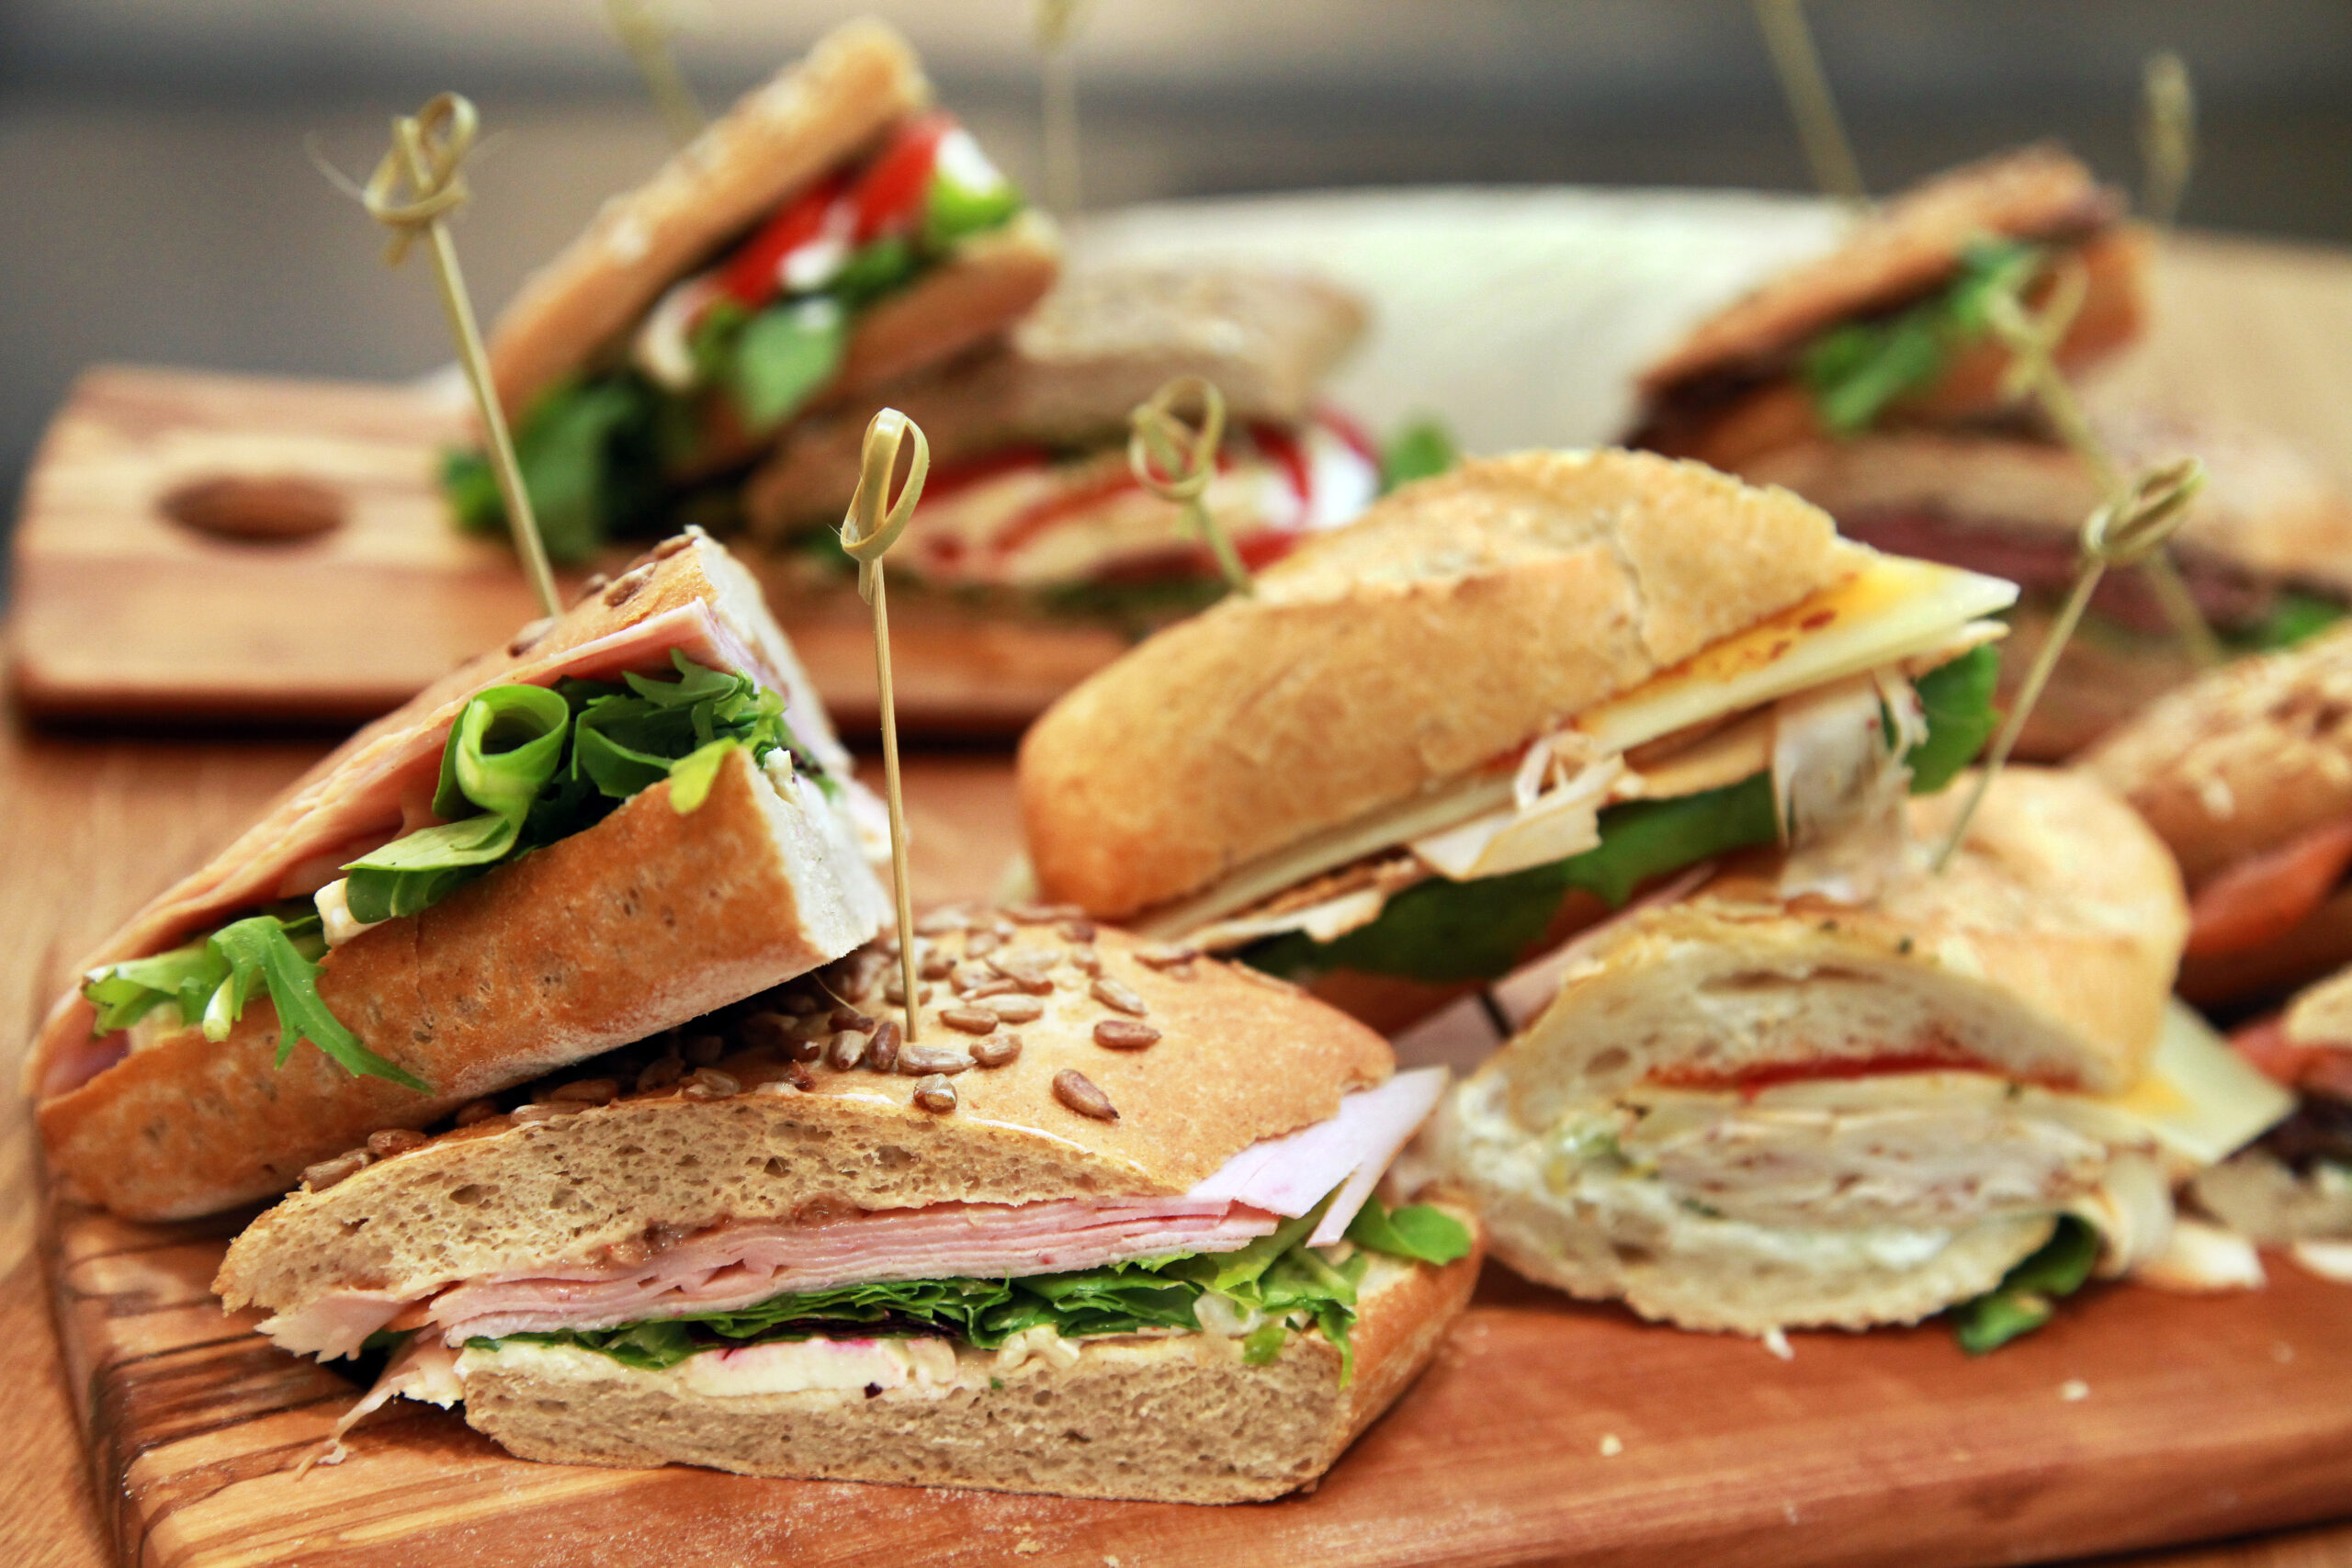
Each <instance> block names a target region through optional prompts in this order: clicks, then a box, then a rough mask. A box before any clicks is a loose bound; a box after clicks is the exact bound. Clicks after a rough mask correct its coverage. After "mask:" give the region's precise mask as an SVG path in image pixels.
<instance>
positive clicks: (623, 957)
mask: <svg viewBox="0 0 2352 1568" xmlns="http://www.w3.org/2000/svg"><path fill="white" fill-rule="evenodd" d="M670 788H671V786H670V785H669V784H667V783H666V782H665V783H662V784H655V785H653V786H652V787H650V788H649V789H646V790H644V791H641V792H640V793H639V794H638V795H635V796H634V797H632V798H631V799H629V800H628V801H627V802H625V803H624V804H623V805H622V806H621V807H619V809H617V810H616V811H615V812H614V813H613V814H612V815H611V816H610V817H607V818H605V820H603V821H602V822H600V823H598V824H596V825H595V826H594V827H593V828H590V829H587V830H585V831H583V832H581V833H577V834H574V835H572V836H571V837H570V838H567V839H563V840H559V841H557V842H556V843H554V844H551V845H549V846H548V847H547V848H545V849H542V850H539V851H537V852H534V853H531V854H528V855H526V856H524V857H523V858H521V859H520V860H517V861H515V862H513V863H509V864H506V865H503V866H501V867H499V868H497V869H496V870H494V871H492V873H490V874H488V875H486V876H484V877H482V878H481V880H480V881H477V882H474V883H471V884H469V885H468V886H464V887H461V888H459V889H458V891H457V892H456V893H455V894H453V895H451V896H450V897H448V898H447V899H445V900H444V901H443V902H441V903H439V904H436V905H435V906H433V907H432V908H429V909H426V910H424V912H423V913H421V914H419V915H416V916H413V917H411V918H408V919H399V920H393V921H389V922H387V923H385V924H383V925H379V926H377V927H375V928H373V929H371V930H369V931H365V932H363V933H361V934H360V935H359V936H357V937H356V938H354V939H353V940H352V941H350V942H346V943H345V944H344V945H343V946H341V947H339V948H336V949H335V950H334V951H333V952H332V953H329V954H328V955H327V957H326V958H325V959H324V960H323V961H322V964H321V973H320V976H319V994H320V997H321V998H322V999H323V1000H324V1001H325V1002H326V1004H327V1006H328V1007H329V1008H330V1009H331V1010H333V1011H334V1014H335V1016H336V1017H338V1018H339V1019H341V1020H342V1021H344V1023H345V1025H347V1026H348V1027H349V1028H350V1029H351V1030H352V1031H353V1032H355V1033H356V1034H357V1035H358V1036H359V1038H360V1040H361V1042H362V1043H364V1044H365V1045H367V1046H368V1049H370V1050H372V1051H374V1052H375V1053H376V1054H377V1055H380V1056H384V1057H386V1058H388V1059H389V1060H390V1061H392V1062H393V1063H395V1064H396V1065H399V1066H403V1067H406V1068H407V1069H409V1070H410V1071H411V1072H413V1073H414V1074H415V1075H416V1076H417V1077H421V1078H423V1079H424V1081H425V1082H426V1083H427V1084H429V1085H430V1086H432V1087H431V1092H429V1093H424V1094H420V1093H417V1092H415V1091H413V1090H411V1089H403V1088H401V1087H400V1086H399V1085H396V1084H392V1083H390V1082H387V1081H385V1080H383V1079H380V1078H374V1077H352V1076H351V1075H350V1074H348V1073H346V1072H345V1070H344V1069H343V1068H342V1067H340V1066H336V1065H335V1064H334V1062H332V1061H331V1060H329V1059H328V1058H327V1057H326V1056H325V1055H323V1054H322V1053H321V1052H320V1051H318V1050H317V1049H316V1048H315V1047H313V1046H311V1045H308V1044H300V1045H297V1046H296V1047H295V1048H294V1051H293V1053H292V1055H290V1056H288V1059H287V1061H286V1063H285V1065H284V1066H277V1064H276V1057H277V1050H278V1046H279V1027H278V1021H277V1011H276V1010H275V1009H274V1008H273V1007H272V1006H271V1005H270V1002H269V1000H268V999H267V998H266V997H264V998H254V1000H252V1001H251V1002H249V1003H248V1004H247V1006H246V1008H245V1010H244V1015H243V1017H242V1018H241V1019H240V1020H239V1021H238V1022H237V1023H236V1025H235V1026H234V1028H233V1029H232V1031H231V1032H230V1035H229V1037H228V1038H227V1039H226V1040H223V1041H220V1042H218V1043H215V1042H213V1041H209V1040H207V1039H206V1038H205V1037H204V1035H203V1032H201V1031H200V1030H197V1029H193V1028H190V1029H184V1030H180V1031H177V1032H174V1033H172V1034H169V1035H167V1036H165V1037H164V1039H163V1040H161V1041H160V1042H158V1043H155V1044H154V1045H153V1046H152V1047H151V1048H148V1049H144V1050H138V1051H134V1052H132V1053H131V1054H130V1055H128V1056H126V1057H124V1058H123V1059H122V1060H121V1061H120V1062H119V1063H117V1064H116V1065H114V1066H110V1067H108V1068H107V1069H106V1070H104V1071H102V1072H100V1073H98V1074H96V1076H95V1077H91V1078H90V1079H89V1080H88V1081H87V1082H85V1083H83V1084H82V1085H80V1086H79V1087H77V1088H74V1089H71V1090H68V1091H67V1092H65V1093H62V1094H59V1095H55V1096H52V1097H51V1098H48V1099H46V1100H42V1101H41V1102H40V1107H39V1111H38V1120H39V1122H40V1133H41V1136H42V1138H43V1140H44V1142H45V1143H46V1144H47V1145H48V1150H49V1157H50V1161H51V1167H52V1168H53V1169H55V1170H56V1172H57V1173H58V1174H59V1175H60V1176H61V1177H62V1178H63V1179H65V1180H66V1181H67V1182H68V1183H69V1184H70V1186H71V1187H72V1188H73V1189H74V1190H75V1191H76V1192H77V1193H78V1194H79V1195H81V1196H84V1197H86V1198H88V1199H91V1200H93V1201H96V1202H99V1203H102V1204H104V1205H105V1206H106V1207H107V1208H109V1209H111V1210H113V1211H114V1212H115V1213H119V1214H123V1215H126V1216H129V1217H131V1218H135V1219H181V1218H186V1217H187V1216H190V1215H194V1214H202V1213H213V1212H215V1211H218V1210H220V1209H225V1208H230V1207H232V1206H234V1205H236V1204H238V1203H243V1202H250V1201H253V1200H254V1199H259V1198H271V1197H275V1196H277V1194H279V1193H282V1192H284V1191H286V1190H288V1188H290V1187H292V1186H293V1185H294V1184H295V1183H296V1182H297V1181H298V1180H300V1178H301V1174H302V1171H303V1168H304V1167H306V1166H308V1165H311V1164H312V1163H313V1162H315V1161H319V1160H322V1159H326V1158H328V1157H330V1156H334V1155H338V1154H341V1153H342V1152H344V1151H345V1150H346V1149H350V1148H352V1147H354V1146H355V1145H358V1144H360V1143H361V1142H362V1141H363V1140H364V1139H366V1138H367V1136H368V1134H370V1133H374V1132H378V1131H380V1130H383V1129H386V1128H394V1127H402V1128H417V1127H423V1126H425V1125H428V1124H429V1123H431V1122H435V1121H436V1120H439V1119H440V1118H442V1117H444V1116H446V1115H447V1114H448V1113H449V1111H452V1110H453V1109H455V1108H456V1107H457V1106H458V1105H460V1104H462V1103H464V1102H465V1101H467V1100H472V1099H474V1098H475V1097H477V1096H479V1095H482V1094H486V1093H489V1092H491V1091H492V1090H496V1089H503V1088H505V1087H507V1086H508V1085H511V1084H515V1083H520V1082H522V1081H524V1080H526V1079H529V1078H534V1077H538V1076H540V1075H541V1074H543V1073H546V1072H548V1070H550V1069H552V1068H554V1067H557V1066H561V1065H563V1064H565V1063H569V1062H573V1061H577V1060H580V1059H582V1058H583V1057H588V1056H594V1055H598V1054H600V1053H602V1052H605V1051H609V1050H611V1049H613V1048H614V1047H616V1046H618V1045H622V1044H626V1043H628V1042H630V1041H633V1040H636V1039H639V1038H640V1037H642V1036H644V1035H646V1034H650V1033H652V1032H656V1031H659V1030H662V1029H666V1028H669V1027H671V1026H673V1025H674V1024H678V1023H682V1022H684V1021H686V1020H688V1019H691V1018H695V1017H697V1016H699V1015H701V1014H703V1013H706V1012H708V1011H710V1010H713V1009H715V1008H718V1007H721V1006H724V1005H726V1004H728V1003H729V1002H733V1001H735V1000H737V999H739V998H742V997H745V996H749V995H751V994H752V993H753V992H755V991H760V990H763V989H764V988H766V987H771V986H774V985H775V984H777V983H778V982H780V981H783V980H786V979H788V978H790V977H791V976H796V975H798V974H801V973H803V972H804V971H806V970H809V969H812V968H815V967H816V966H817V965H819V964H824V963H826V962H828V961H830V960H831V959H834V958H837V957H839V956H841V955H842V953H846V952H848V951H849V950H850V949H852V948H854V947H855V946H856V945H857V944H858V943H860V942H865V940H867V939H868V938H869V937H871V936H872V935H873V934H874V932H875V931H876V930H877V929H878V928H879V927H880V926H881V925H882V923H883V922H884V921H885V920H886V919H888V900H887V898H886V897H884V895H883V893H882V889H881V886H880V884H879V883H878V882H877V881H876V879H875V877H874V875H873V874H872V872H871V871H870V870H869V869H868V868H867V866H866V865H865V861H864V859H863V858H862V857H861V855H860V854H859V852H858V849H857V846H856V845H855V843H854V842H853V841H852V840H851V838H850V836H849V832H848V829H847V828H846V826H845V825H844V824H843V823H842V820H841V818H839V817H838V816H837V815H836V814H835V813H834V811H833V810H832V809H831V807H829V806H828V805H827V803H826V802H825V801H824V799H823V797H822V796H821V795H820V794H819V792H818V790H817V789H816V787H815V786H814V785H813V784H809V783H808V782H806V781H802V780H795V781H793V782H792V784H790V785H789V786H788V789H787V791H786V792H785V793H779V791H778V789H777V788H776V786H775V784H773V783H772V782H771V781H770V780H769V778H768V777H766V776H765V775H763V773H760V772H759V771H758V770H756V769H755V768H754V767H753V766H752V761H751V756H750V753H749V752H747V751H743V750H736V751H735V752H733V753H732V754H731V755H729V757H728V758H727V760H726V761H724V762H723V763H722V764H721V766H720V768H719V771H718V776H717V779H716V780H715V782H714V783H713V784H712V787H711V791H710V794H709V795H708V797H707V799H706V800H705V801H704V802H703V804H702V805H701V806H700V807H697V808H696V809H695V810H694V811H693V812H691V813H687V814H681V813H680V812H678V811H677V810H675V809H674V808H673V807H672V805H671V800H670Z"/></svg>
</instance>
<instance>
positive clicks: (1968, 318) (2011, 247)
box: [1798, 238, 2041, 435]
mask: <svg viewBox="0 0 2352 1568" xmlns="http://www.w3.org/2000/svg"><path fill="white" fill-rule="evenodd" d="M2040 266H2041V251H2040V250H2038V249H2037V248H2035V247H2034V246H2031V245H2027V244H2021V243H2018V242H2015V241H2008V240H1992V239H1982V238H1980V239H1978V240H1975V241H1973V242H1972V243H1970V244H1969V245H1968V247H1967V248H1966V249H1965V250H1964V251H1963V252H1962V254H1961V263H1960V270H1959V272H1958V274H1957V275H1956V276H1954V277H1953V278H1952V280H1951V283H1950V284H1948V285H1947V286H1945V288H1943V289H1941V290H1940V291H1939V292H1938V293H1937V294H1935V295H1934V296H1932V297H1931V298H1929V299H1923V300H1921V301H1920V302H1919V303H1917V304H1916V305H1913V306H1911V307H1910V308H1909V309H1907V310H1900V311H1897V312H1896V313H1894V315H1891V316H1886V317H1882V318H1880V319H1878V320H1875V321H1848V322H1845V323H1843V324H1842V325H1839V326H1836V327H1832V328H1830V329H1829V330H1828V331H1827V332H1826V333H1822V334H1821V335H1820V336H1819V337H1816V338H1815V339H1814V340H1813V342H1812V343H1811V344H1807V345H1806V347H1805V349H1804V353H1803V355H1801V357H1800V359H1799V361H1798V374H1799V378H1800V379H1801V380H1802V381H1803V382H1804V385H1805V387H1806V388H1807V389H1808V390H1810V391H1811V393H1812V394H1813V401H1814V408H1815V411H1816V412H1818V413H1819V414H1820V416H1821V423H1823V424H1825V425H1826V426H1828V427H1829V429H1830V430H1831V431H1832V432H1834V433H1836V434H1840V435H1852V434H1859V433H1860V432H1862V431H1865V430H1868V429H1869V428H1871V425H1873V424H1875V423H1878V420H1879V416H1880V415H1882V414H1883V413H1884V412H1886V411H1887V409H1888V407H1889V406H1891V405H1892V404H1894V402H1896V401H1897V400H1901V399H1902V398H1904V397H1906V396H1908V395H1909V394H1911V393H1913V392H1917V391H1924V390H1925V389H1928V388H1929V387H1932V386H1934V385H1935V384H1936V383H1937V382H1938V381H1939V380H1941V379H1942V378H1943V376H1944V373H1945V372H1946V371H1947V370H1949V369H1951V364H1952V361H1953V360H1955V359H1956V358H1958V357H1959V355H1960V354H1961V352H1962V350H1964V349H1966V348H1968V347H1969V346H1970V345H1972V344H1975V343H1976V342H1977V341H1978V340H1980V339H1981V338H1983V337H1984V335H1985V332H1986V330H1987V327H1988V325H1989V319H1988V317H1989V308H1990V304H1991V301H1992V299H1993V297H1994V295H1995V294H1996V292H2000V291H2004V290H2007V289H2009V288H2018V287H2021V286H2022V285H2023V284H2024V283H2025V282H2026V281H2027V280H2029V279H2030V278H2031V277H2032V276H2033V274H2034V273H2035V271H2036V270H2037V269H2039V268H2040Z"/></svg>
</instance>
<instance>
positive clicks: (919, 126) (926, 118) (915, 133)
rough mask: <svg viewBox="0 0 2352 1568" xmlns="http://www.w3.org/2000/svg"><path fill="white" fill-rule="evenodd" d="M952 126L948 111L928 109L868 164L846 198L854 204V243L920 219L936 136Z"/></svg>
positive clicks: (928, 191)
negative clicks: (926, 112)
mask: <svg viewBox="0 0 2352 1568" xmlns="http://www.w3.org/2000/svg"><path fill="white" fill-rule="evenodd" d="M955 129H956V120H955V118H954V117H953V116H951V115H944V114H927V115H923V116H921V117H920V118H915V119H910V120H909V121H907V122H906V123H905V124H904V125H901V126H900V127H899V129H898V130H897V131H895V132H894V133H893V134H892V135H891V137H890V141H889V145H888V146H886V147H885V148H883V149H882V152H881V154H880V156H878V157H876V159H875V160H874V162H873V163H871V164H867V165H866V168H865V174H864V175H861V176H860V177H859V179H858V182H857V188H856V190H855V191H854V192H853V193H852V195H851V197H850V199H851V200H852V201H854V202H855V203H856V204H857V224H856V227H855V228H854V230H853V231H851V239H852V242H853V243H856V244H860V245H862V244H865V243H866V242H867V241H868V240H873V239H876V238H879V237H880V236H881V235H884V234H890V233H897V232H899V231H902V230H907V229H911V228H913V227H914V226H915V225H916V224H917V223H919V222H921V221H922V209H923V204H924V202H925V201H926V200H927V199H928V198H929V197H930V195H931V171H932V168H933V165H934V164H936V163H937V162H938V161H939V139H940V138H941V137H943V136H945V135H946V134H947V133H948V132H949V131H951V130H955Z"/></svg>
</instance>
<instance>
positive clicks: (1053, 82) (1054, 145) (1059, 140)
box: [1030, 0, 1092, 218]
mask: <svg viewBox="0 0 2352 1568" xmlns="http://www.w3.org/2000/svg"><path fill="white" fill-rule="evenodd" d="M1091 3H1092V0H1031V6H1030V14H1031V19H1032V21H1033V22H1034V24H1035V33H1036V40H1037V62H1038V69H1039V73H1040V77H1041V80H1040V84H1039V85H1040V87H1041V90H1042V93H1043V98H1044V102H1043V103H1042V105H1041V106H1040V108H1041V110H1042V114H1041V118H1042V119H1043V122H1044V130H1045V141H1046V147H1045V152H1046V202H1047V203H1048V204H1049V205H1050V206H1051V207H1052V208H1053V209H1054V212H1055V213H1056V215H1057V216H1058V217H1062V218H1068V217H1069V216H1070V215H1071V214H1072V213H1074V212H1076V211H1077V210H1078V209H1079V203H1080V199H1081V197H1082V195H1083V192H1082V190H1081V188H1080V179H1079V166H1078V62H1076V60H1075V59H1073V58H1072V51H1073V49H1074V48H1075V46H1076V45H1077V43H1078V32H1079V28H1080V25H1081V24H1082V23H1083V22H1084V20H1085V17H1086V9H1087V6H1089V5H1091Z"/></svg>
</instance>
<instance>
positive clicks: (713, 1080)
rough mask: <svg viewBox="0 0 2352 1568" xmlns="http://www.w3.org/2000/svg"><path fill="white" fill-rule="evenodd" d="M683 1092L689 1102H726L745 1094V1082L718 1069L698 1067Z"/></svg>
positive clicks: (687, 1081)
mask: <svg viewBox="0 0 2352 1568" xmlns="http://www.w3.org/2000/svg"><path fill="white" fill-rule="evenodd" d="M681 1092H682V1093H684V1095H685V1097H686V1098H687V1099H688V1100H725V1099H727V1098H728V1097H729V1096H730V1095H738V1094H741V1093H742V1092H743V1080H742V1079H741V1078H739V1077H736V1076H735V1075H734V1074H732V1073H722V1072H720V1071H719V1070H718V1068H717V1067H696V1068H695V1073H694V1077H690V1078H688V1079H687V1080H686V1084H685V1088H684V1089H683V1090H682V1091H681Z"/></svg>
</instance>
